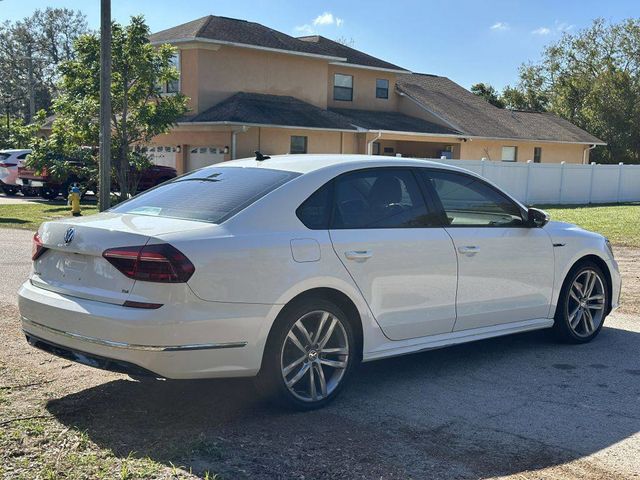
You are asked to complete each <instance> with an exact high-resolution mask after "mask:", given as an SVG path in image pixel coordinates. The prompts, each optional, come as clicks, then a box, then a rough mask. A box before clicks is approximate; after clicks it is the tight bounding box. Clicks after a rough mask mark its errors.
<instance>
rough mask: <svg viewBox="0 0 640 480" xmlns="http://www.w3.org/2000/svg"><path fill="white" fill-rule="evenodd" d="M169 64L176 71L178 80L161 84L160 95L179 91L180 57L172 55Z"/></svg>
mask: <svg viewBox="0 0 640 480" xmlns="http://www.w3.org/2000/svg"><path fill="white" fill-rule="evenodd" d="M170 64H171V66H172V67H174V68H175V69H176V70H178V79H177V80H171V81H168V82H164V83H162V84H161V85H160V92H161V93H178V92H179V91H180V55H179V54H175V55H173V56H172V57H171V59H170Z"/></svg>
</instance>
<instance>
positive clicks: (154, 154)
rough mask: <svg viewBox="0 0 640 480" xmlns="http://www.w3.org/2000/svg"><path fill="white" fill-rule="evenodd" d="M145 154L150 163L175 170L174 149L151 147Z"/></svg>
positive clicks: (161, 146)
mask: <svg viewBox="0 0 640 480" xmlns="http://www.w3.org/2000/svg"><path fill="white" fill-rule="evenodd" d="M147 153H148V154H149V159H150V160H151V162H152V163H154V164H156V165H164V166H165V167H173V168H176V147H171V146H163V145H158V146H152V147H149V148H148V149H147Z"/></svg>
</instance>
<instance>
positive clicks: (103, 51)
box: [98, 0, 111, 212]
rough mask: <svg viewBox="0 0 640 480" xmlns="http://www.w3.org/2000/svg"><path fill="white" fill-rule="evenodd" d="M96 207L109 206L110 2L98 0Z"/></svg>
mask: <svg viewBox="0 0 640 480" xmlns="http://www.w3.org/2000/svg"><path fill="white" fill-rule="evenodd" d="M99 174H100V178H99V184H98V195H99V197H98V202H99V203H98V205H99V208H100V211H101V212H103V211H105V210H107V209H108V208H109V207H110V206H111V197H110V195H111V0H100V166H99Z"/></svg>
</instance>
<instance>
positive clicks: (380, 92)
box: [376, 78, 389, 98]
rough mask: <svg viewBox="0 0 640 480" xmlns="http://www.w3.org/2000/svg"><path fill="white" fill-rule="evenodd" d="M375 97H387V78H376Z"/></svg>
mask: <svg viewBox="0 0 640 480" xmlns="http://www.w3.org/2000/svg"><path fill="white" fill-rule="evenodd" d="M376 98H389V80H387V79H384V78H378V79H377V80H376Z"/></svg>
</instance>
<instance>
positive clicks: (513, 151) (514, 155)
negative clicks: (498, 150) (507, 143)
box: [502, 147, 518, 162]
mask: <svg viewBox="0 0 640 480" xmlns="http://www.w3.org/2000/svg"><path fill="white" fill-rule="evenodd" d="M502 161H503V162H517V161H518V147H502Z"/></svg>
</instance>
